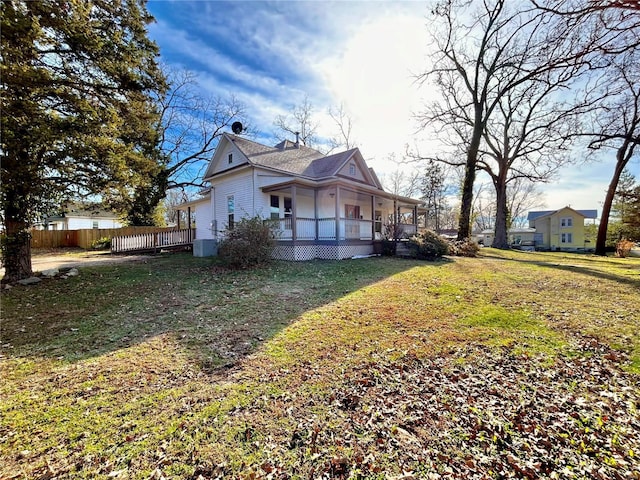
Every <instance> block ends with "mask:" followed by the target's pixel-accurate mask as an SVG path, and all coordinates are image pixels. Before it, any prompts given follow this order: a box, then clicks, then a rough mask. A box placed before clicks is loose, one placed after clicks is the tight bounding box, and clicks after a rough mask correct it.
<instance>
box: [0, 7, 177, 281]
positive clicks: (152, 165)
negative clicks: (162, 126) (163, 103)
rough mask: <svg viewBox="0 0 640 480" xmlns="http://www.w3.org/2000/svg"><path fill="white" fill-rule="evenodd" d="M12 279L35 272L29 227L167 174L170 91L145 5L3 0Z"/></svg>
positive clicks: (7, 239)
mask: <svg viewBox="0 0 640 480" xmlns="http://www.w3.org/2000/svg"><path fill="white" fill-rule="evenodd" d="M1 8H2V25H1V27H2V28H1V35H2V58H1V63H0V68H1V71H0V72H1V76H2V83H1V89H2V90H1V91H2V109H1V110H2V111H1V115H2V116H1V124H2V140H1V154H2V166H1V174H2V183H3V185H2V193H1V194H0V202H1V203H0V209H1V210H2V215H3V218H2V220H3V223H4V227H5V229H6V231H5V235H4V237H3V239H2V257H3V262H4V266H5V269H6V273H5V278H4V281H15V280H18V279H21V278H25V277H28V276H30V275H31V274H32V271H31V256H30V246H29V240H30V239H29V227H30V225H31V224H32V222H33V221H34V220H35V219H36V218H37V217H38V215H39V213H40V212H43V211H46V210H48V209H49V208H50V207H51V206H52V205H54V204H56V203H57V204H59V202H61V201H62V200H64V199H66V198H70V197H72V196H75V197H82V196H90V195H96V194H102V195H104V196H105V198H107V199H109V198H118V196H119V195H125V196H130V195H131V194H132V192H135V191H136V190H138V189H139V187H140V186H141V185H145V184H147V183H149V182H150V179H153V178H154V176H155V175H157V174H158V173H159V172H160V171H161V170H159V165H160V164H161V163H162V162H161V158H160V156H161V155H160V153H159V150H158V148H157V145H158V137H157V132H156V131H155V129H154V128H153V125H154V124H155V123H156V122H155V120H156V119H157V115H158V113H157V112H156V108H155V106H154V105H156V102H155V101H154V98H158V97H159V96H161V95H162V94H163V92H164V89H165V81H164V76H163V75H162V73H161V72H160V70H159V69H158V67H157V64H156V57H157V55H158V49H157V46H156V45H155V44H154V43H153V42H151V41H150V40H149V38H148V37H147V30H146V25H147V24H148V23H150V22H151V21H152V20H153V18H152V17H151V16H150V15H149V13H148V12H147V10H146V5H145V1H144V0H88V1H82V2H75V1H69V0H40V1H37V2H31V1H24V0H3V2H2V7H1Z"/></svg>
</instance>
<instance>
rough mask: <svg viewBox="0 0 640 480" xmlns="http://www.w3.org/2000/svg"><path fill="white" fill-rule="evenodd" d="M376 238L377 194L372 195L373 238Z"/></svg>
mask: <svg viewBox="0 0 640 480" xmlns="http://www.w3.org/2000/svg"><path fill="white" fill-rule="evenodd" d="M375 239H376V196H375V195H371V240H375Z"/></svg>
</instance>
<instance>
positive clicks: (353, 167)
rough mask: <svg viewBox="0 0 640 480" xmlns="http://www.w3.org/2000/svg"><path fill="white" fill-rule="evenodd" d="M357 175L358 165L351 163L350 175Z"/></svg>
mask: <svg viewBox="0 0 640 480" xmlns="http://www.w3.org/2000/svg"><path fill="white" fill-rule="evenodd" d="M355 174H356V164H355V163H350V164H349V175H355Z"/></svg>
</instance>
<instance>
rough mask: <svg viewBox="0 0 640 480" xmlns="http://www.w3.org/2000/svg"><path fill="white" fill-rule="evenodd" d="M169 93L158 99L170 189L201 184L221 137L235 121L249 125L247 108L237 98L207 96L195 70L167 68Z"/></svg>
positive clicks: (159, 128)
mask: <svg viewBox="0 0 640 480" xmlns="http://www.w3.org/2000/svg"><path fill="white" fill-rule="evenodd" d="M165 71H166V75H167V78H168V81H169V84H170V90H169V93H168V94H167V95H166V96H165V97H163V98H161V99H160V100H159V103H160V108H161V114H162V116H161V120H160V124H159V125H158V127H157V128H158V131H159V132H160V134H161V148H162V152H163V153H164V155H165V158H166V172H165V174H166V177H167V189H176V188H178V189H184V188H188V187H202V186H203V183H202V174H203V173H204V171H205V169H206V167H207V165H208V163H209V160H211V155H212V154H213V151H214V150H215V148H216V146H217V145H218V138H219V137H220V136H222V134H223V133H224V132H226V131H228V129H229V128H230V126H231V124H232V123H233V122H234V121H238V120H240V121H242V122H243V123H244V124H245V125H246V124H247V121H246V118H245V107H244V105H243V104H242V103H240V102H239V101H238V100H237V99H236V98H235V97H233V96H229V97H224V98H223V97H219V96H214V97H206V96H203V95H201V94H200V93H199V92H198V89H197V83H196V80H195V76H194V74H193V73H191V72H189V71H186V70H185V71H182V70H171V69H168V68H165Z"/></svg>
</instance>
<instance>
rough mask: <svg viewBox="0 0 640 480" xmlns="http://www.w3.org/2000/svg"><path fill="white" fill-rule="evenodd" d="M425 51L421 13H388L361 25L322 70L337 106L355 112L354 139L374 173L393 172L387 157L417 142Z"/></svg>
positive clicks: (319, 69) (425, 44) (425, 43)
mask: <svg viewBox="0 0 640 480" xmlns="http://www.w3.org/2000/svg"><path fill="white" fill-rule="evenodd" d="M426 46H427V31H426V28H425V26H424V19H423V17H422V16H421V15H419V14H417V11H416V12H414V14H413V15H411V14H408V13H404V12H401V13H398V14H395V15H393V14H391V15H389V14H387V15H384V16H380V17H378V18H373V19H370V20H368V21H366V22H365V23H363V24H362V25H360V26H359V28H358V29H357V30H356V31H355V33H354V34H353V36H352V37H351V38H349V39H348V40H347V42H346V44H345V45H344V47H343V48H342V49H340V50H338V51H337V52H336V53H337V55H335V56H334V57H331V58H327V59H325V61H324V62H322V63H321V64H319V65H318V72H319V74H320V75H321V76H322V78H324V79H325V80H326V83H327V87H328V88H329V90H330V91H331V92H332V94H333V96H334V98H335V103H336V104H337V103H340V102H342V103H344V105H345V106H346V107H347V110H348V111H349V112H351V114H352V117H353V121H354V134H355V137H356V138H357V139H358V141H359V144H360V148H361V150H362V152H363V154H364V155H365V156H366V157H367V158H371V157H373V158H374V160H372V161H371V162H370V163H372V165H373V166H374V168H376V170H380V171H383V170H389V166H388V165H385V162H384V160H385V159H386V158H387V156H388V155H389V154H391V153H395V154H396V157H397V158H400V157H401V156H402V154H403V153H404V150H405V145H406V144H411V145H412V144H413V143H414V141H415V138H416V136H415V135H414V132H415V130H416V122H415V121H414V119H413V117H412V113H413V112H415V111H417V110H419V109H420V106H421V96H422V95H423V94H424V92H423V91H420V90H419V89H418V85H417V84H416V82H415V74H418V73H420V72H422V71H424V69H425V62H426V55H427V47H426ZM391 168H392V169H393V168H396V167H395V166H392V167H391Z"/></svg>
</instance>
